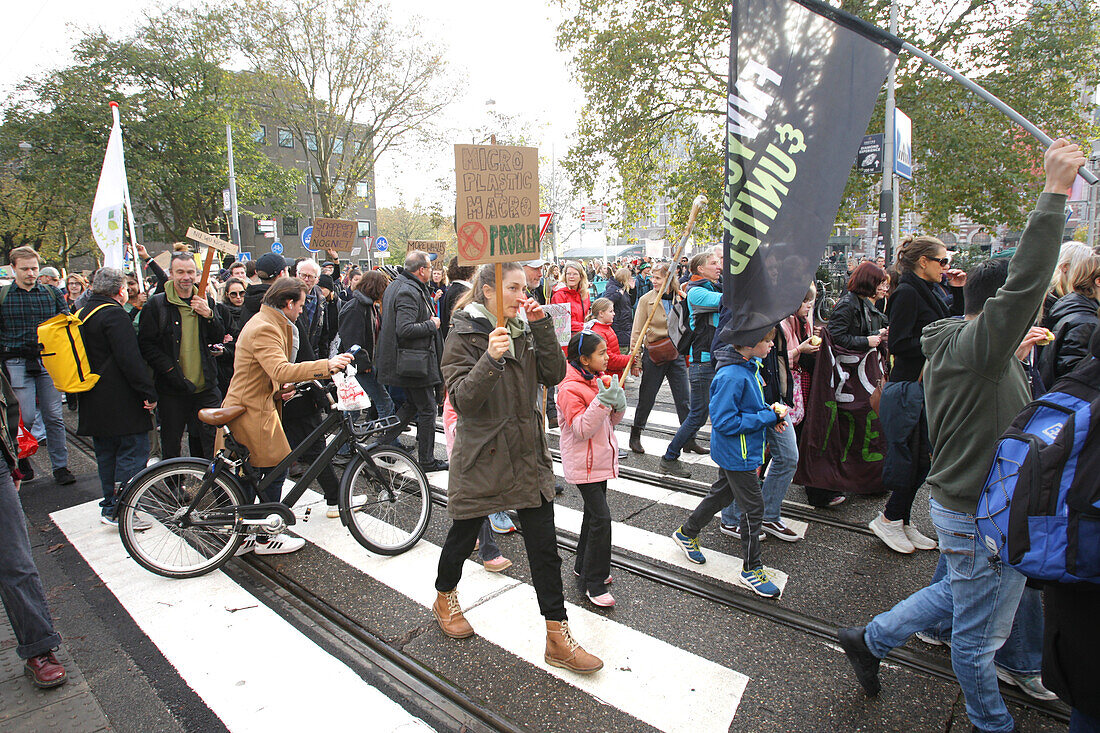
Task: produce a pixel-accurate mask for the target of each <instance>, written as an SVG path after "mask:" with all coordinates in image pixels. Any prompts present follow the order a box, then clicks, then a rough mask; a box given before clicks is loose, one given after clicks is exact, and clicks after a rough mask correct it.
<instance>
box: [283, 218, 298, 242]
mask: <svg viewBox="0 0 1100 733" xmlns="http://www.w3.org/2000/svg"><path fill="white" fill-rule="evenodd" d="M283 234H284V235H286V236H288V237H296V236H298V219H297V217H293V216H284V217H283Z"/></svg>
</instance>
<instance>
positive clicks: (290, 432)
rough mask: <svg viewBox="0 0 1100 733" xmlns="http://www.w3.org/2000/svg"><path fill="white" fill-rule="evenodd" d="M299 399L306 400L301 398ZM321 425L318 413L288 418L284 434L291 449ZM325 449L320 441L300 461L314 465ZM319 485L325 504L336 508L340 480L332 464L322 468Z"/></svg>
mask: <svg viewBox="0 0 1100 733" xmlns="http://www.w3.org/2000/svg"><path fill="white" fill-rule="evenodd" d="M298 399H305V398H301V397H299V398H298ZM320 424H321V417H320V415H318V414H317V413H315V412H314V413H307V414H305V415H299V416H297V417H291V418H288V419H287V421H286V422H285V423H284V424H283V432H284V433H285V434H286V440H287V442H288V443H290V447H291V448H296V447H298V446H299V445H301V444H302V441H303V440H305V439H306V438H308V437H309V434H310V433H312V432H313V431H314V430H316V429H317V426H318V425H320ZM324 449H325V441H324V440H318V441H316V442H314V444H313V445H312V446H310V448H309V449H308V450H306V452H305V453H303V454H302V457H301V458H300V459H299V460H300V461H301V462H302V463H304V464H307V465H308V464H310V463H313V461H315V460H317V457H318V456H320V455H321V451H323V450H324ZM317 483H319V484H321V491H323V492H324V494H325V503H326V504H328V505H329V506H335V505H336V504H338V503H339V500H340V479H338V478H336V473H335V472H334V471H333V470H332V464H331V463H326V464H325V465H324V467H322V468H321V473H319V474H318V475H317Z"/></svg>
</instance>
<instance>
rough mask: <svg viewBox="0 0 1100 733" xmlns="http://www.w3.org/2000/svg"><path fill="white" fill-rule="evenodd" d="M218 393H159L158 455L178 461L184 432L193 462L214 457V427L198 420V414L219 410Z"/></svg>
mask: <svg viewBox="0 0 1100 733" xmlns="http://www.w3.org/2000/svg"><path fill="white" fill-rule="evenodd" d="M221 403H222V395H221V392H219V391H218V388H217V387H209V388H207V389H204V390H203V391H201V392H193V393H191V394H179V393H176V392H161V394H160V395H159V397H158V399H157V414H158V415H159V416H160V455H161V457H162V458H179V456H180V453H182V444H183V429H184V428H187V447H188V448H189V449H190V451H191V455H192V456H193V457H195V458H206V459H211V458H213V457H214V426H213V425H207V424H206V423H204V422H202V421H200V420H199V410H201V409H203V408H206V407H219V406H221Z"/></svg>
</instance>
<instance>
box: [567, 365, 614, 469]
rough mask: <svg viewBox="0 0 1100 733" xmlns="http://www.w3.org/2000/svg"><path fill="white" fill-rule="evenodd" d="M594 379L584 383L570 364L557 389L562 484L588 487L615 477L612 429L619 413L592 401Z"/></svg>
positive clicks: (594, 386)
mask: <svg viewBox="0 0 1100 733" xmlns="http://www.w3.org/2000/svg"><path fill="white" fill-rule="evenodd" d="M598 391H599V390H598V388H597V386H596V380H595V379H585V378H584V377H583V376H581V373H580V372H579V371H577V369H576V367H574V366H573V365H572V364H570V365H569V366H568V367H567V368H566V371H565V380H564V381H562V383H561V384H559V385H558V397H557V403H558V423H559V424H560V426H561V463H562V467H563V468H564V469H565V480H566V481H568V482H570V483H574V484H592V483H596V482H597V481H606V480H608V479H612V478H616V477H618V475H619V444H618V442H617V441H616V440H615V430H614V427H615V426H616V425H618V424H619V421H621V420H622V419H623V413H621V412H612V411H611V409H610V408H609V407H606V406H605V405H604V404H603V403H602V402H600V401H599V400H598V399H596V394H597V392H598Z"/></svg>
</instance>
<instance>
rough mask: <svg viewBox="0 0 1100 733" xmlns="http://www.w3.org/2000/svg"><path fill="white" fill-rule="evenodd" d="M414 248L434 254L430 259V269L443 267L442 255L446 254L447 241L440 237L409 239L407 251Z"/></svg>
mask: <svg viewBox="0 0 1100 733" xmlns="http://www.w3.org/2000/svg"><path fill="white" fill-rule="evenodd" d="M414 249H418V250H420V251H421V252H427V253H428V254H429V255H435V259H433V260H432V269H433V270H442V269H443V266H444V262H443V257H444V255H446V254H447V243H446V242H445V241H443V240H442V239H410V240H409V250H408V251H409V252H412V251H413V250H414Z"/></svg>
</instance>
